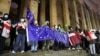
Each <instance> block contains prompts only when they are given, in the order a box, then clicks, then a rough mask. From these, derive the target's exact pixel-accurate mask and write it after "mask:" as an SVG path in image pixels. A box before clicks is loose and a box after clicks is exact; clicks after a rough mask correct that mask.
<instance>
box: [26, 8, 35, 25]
mask: <svg viewBox="0 0 100 56" xmlns="http://www.w3.org/2000/svg"><path fill="white" fill-rule="evenodd" d="M26 18H27V20H28V21H29V23H30V24H31V23H33V21H34V14H33V13H32V11H31V10H30V9H29V8H27V14H26Z"/></svg>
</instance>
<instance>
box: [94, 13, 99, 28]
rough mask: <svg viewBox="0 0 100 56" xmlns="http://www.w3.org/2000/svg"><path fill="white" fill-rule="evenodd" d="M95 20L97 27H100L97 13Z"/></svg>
mask: <svg viewBox="0 0 100 56" xmlns="http://www.w3.org/2000/svg"><path fill="white" fill-rule="evenodd" d="M95 22H96V27H97V28H96V29H99V21H98V15H97V14H95Z"/></svg>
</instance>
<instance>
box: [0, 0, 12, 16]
mask: <svg viewBox="0 0 100 56" xmlns="http://www.w3.org/2000/svg"><path fill="white" fill-rule="evenodd" d="M10 6H11V0H0V11H2V12H3V14H4V13H9V11H10ZM1 16H3V15H1Z"/></svg>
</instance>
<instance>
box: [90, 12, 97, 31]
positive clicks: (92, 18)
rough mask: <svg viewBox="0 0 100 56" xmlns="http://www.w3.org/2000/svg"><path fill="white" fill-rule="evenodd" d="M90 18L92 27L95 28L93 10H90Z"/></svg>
mask: <svg viewBox="0 0 100 56" xmlns="http://www.w3.org/2000/svg"><path fill="white" fill-rule="evenodd" d="M90 18H91V23H92V29H96V25H95V20H94V13H93V11H90Z"/></svg>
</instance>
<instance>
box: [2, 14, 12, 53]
mask: <svg viewBox="0 0 100 56" xmlns="http://www.w3.org/2000/svg"><path fill="white" fill-rule="evenodd" d="M10 29H11V21H10V20H9V15H8V13H5V14H4V16H3V17H2V18H1V19H0V31H1V36H0V41H1V42H0V53H2V52H3V50H4V46H5V40H6V38H9V36H10Z"/></svg>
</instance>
